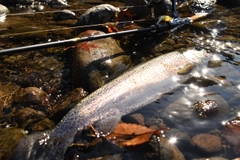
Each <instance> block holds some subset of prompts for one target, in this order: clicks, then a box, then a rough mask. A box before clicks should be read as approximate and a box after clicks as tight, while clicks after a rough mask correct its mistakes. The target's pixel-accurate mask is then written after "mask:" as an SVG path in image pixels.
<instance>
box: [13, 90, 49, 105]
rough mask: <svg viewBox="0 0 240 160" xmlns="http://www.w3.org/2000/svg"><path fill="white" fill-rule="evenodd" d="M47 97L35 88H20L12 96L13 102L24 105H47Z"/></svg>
mask: <svg viewBox="0 0 240 160" xmlns="http://www.w3.org/2000/svg"><path fill="white" fill-rule="evenodd" d="M49 98H50V97H49V96H48V94H47V93H46V92H44V91H43V90H41V89H39V88H37V87H27V88H22V89H20V90H19V91H18V92H16V93H15V95H14V102H15V103H18V104H19V103H20V104H24V105H43V106H47V105H49Z"/></svg>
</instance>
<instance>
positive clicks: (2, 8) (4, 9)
mask: <svg viewBox="0 0 240 160" xmlns="http://www.w3.org/2000/svg"><path fill="white" fill-rule="evenodd" d="M8 12H9V10H8V8H7V7H5V6H4V5H1V4H0V15H1V14H4V13H5V14H6V13H8Z"/></svg>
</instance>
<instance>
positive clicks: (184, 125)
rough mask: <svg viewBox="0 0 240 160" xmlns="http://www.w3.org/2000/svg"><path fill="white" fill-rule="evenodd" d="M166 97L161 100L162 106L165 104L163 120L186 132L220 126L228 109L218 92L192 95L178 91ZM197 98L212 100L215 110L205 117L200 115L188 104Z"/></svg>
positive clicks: (192, 91)
mask: <svg viewBox="0 0 240 160" xmlns="http://www.w3.org/2000/svg"><path fill="white" fill-rule="evenodd" d="M195 92H196V91H195ZM189 93H194V90H190V92H189ZM179 97H180V98H179ZM168 98H169V99H166V101H161V105H162V106H167V108H166V109H165V111H164V112H163V119H164V120H165V121H164V122H165V123H166V124H167V125H168V126H171V127H176V128H177V129H179V130H184V131H186V132H188V131H190V132H191V133H192V132H195V131H196V132H199V131H201V132H203V131H204V130H205V131H209V130H211V128H213V127H220V126H222V124H221V122H222V120H223V119H224V118H226V117H227V115H228V113H229V111H230V109H229V105H228V103H227V102H226V100H225V99H223V98H222V97H221V96H220V95H219V94H214V93H211V94H208V93H204V95H197V94H196V95H194V97H193V96H191V95H185V94H184V96H182V94H181V91H179V92H175V94H174V95H171V96H169V97H168ZM174 100H175V101H174ZM199 100H214V101H215V102H216V103H217V105H218V107H217V112H216V113H215V114H213V115H210V116H208V117H205V118H203V117H200V116H199V115H198V113H196V111H195V110H193V109H192V108H191V107H190V106H192V105H191V104H189V103H192V104H194V103H195V102H197V101H199ZM172 101H174V102H172ZM171 102H172V103H171Z"/></svg>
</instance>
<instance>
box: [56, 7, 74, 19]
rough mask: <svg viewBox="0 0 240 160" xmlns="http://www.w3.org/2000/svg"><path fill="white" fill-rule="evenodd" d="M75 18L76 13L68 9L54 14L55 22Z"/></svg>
mask: <svg viewBox="0 0 240 160" xmlns="http://www.w3.org/2000/svg"><path fill="white" fill-rule="evenodd" d="M74 18H75V13H74V12H73V11H71V10H68V9H64V10H61V11H59V12H56V13H54V19H55V20H68V19H74Z"/></svg>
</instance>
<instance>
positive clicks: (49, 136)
mask: <svg viewBox="0 0 240 160" xmlns="http://www.w3.org/2000/svg"><path fill="white" fill-rule="evenodd" d="M208 57H209V53H207V52H206V51H205V50H201V49H196V48H192V49H187V50H178V51H173V52H170V53H167V54H163V55H161V56H159V57H156V58H154V59H152V60H149V61H147V62H144V63H142V64H139V65H137V66H135V67H133V68H132V69H129V70H128V71H126V72H124V73H123V74H122V75H120V76H119V77H117V78H115V79H114V80H112V81H110V82H108V83H107V84H105V85H104V86H103V87H101V88H99V89H97V90H96V91H94V92H92V93H91V94H89V95H88V96H87V97H86V98H84V99H83V100H81V101H79V102H78V103H77V104H76V105H75V106H74V108H73V109H72V110H70V111H69V113H67V114H66V115H65V116H64V118H63V119H62V120H61V121H60V122H59V123H58V125H57V126H56V127H55V128H53V129H51V130H47V131H44V132H39V133H34V134H31V135H28V136H26V137H24V138H23V139H21V140H20V142H19V143H18V145H17V146H16V148H15V149H14V151H13V152H12V154H11V157H10V159H13V160H15V159H18V160H31V159H34V160H43V159H44V160H51V159H64V153H65V152H66V150H67V148H68V147H69V145H70V144H71V143H72V142H73V139H74V136H75V134H76V133H77V132H78V133H79V132H81V131H82V130H83V129H86V128H87V127H88V126H89V125H91V124H94V123H97V122H99V121H103V120H106V119H111V118H114V117H115V116H123V115H126V114H128V113H131V112H133V111H135V110H138V109H140V108H142V107H143V106H145V105H147V104H149V103H151V102H153V101H155V100H157V99H158V98H160V97H161V95H163V94H164V93H169V92H171V91H172V90H173V89H175V88H177V87H180V86H181V83H179V82H176V77H178V76H184V75H178V71H179V69H182V68H184V67H186V66H189V65H190V64H201V63H203V62H204V61H206V60H207V58H208Z"/></svg>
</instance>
